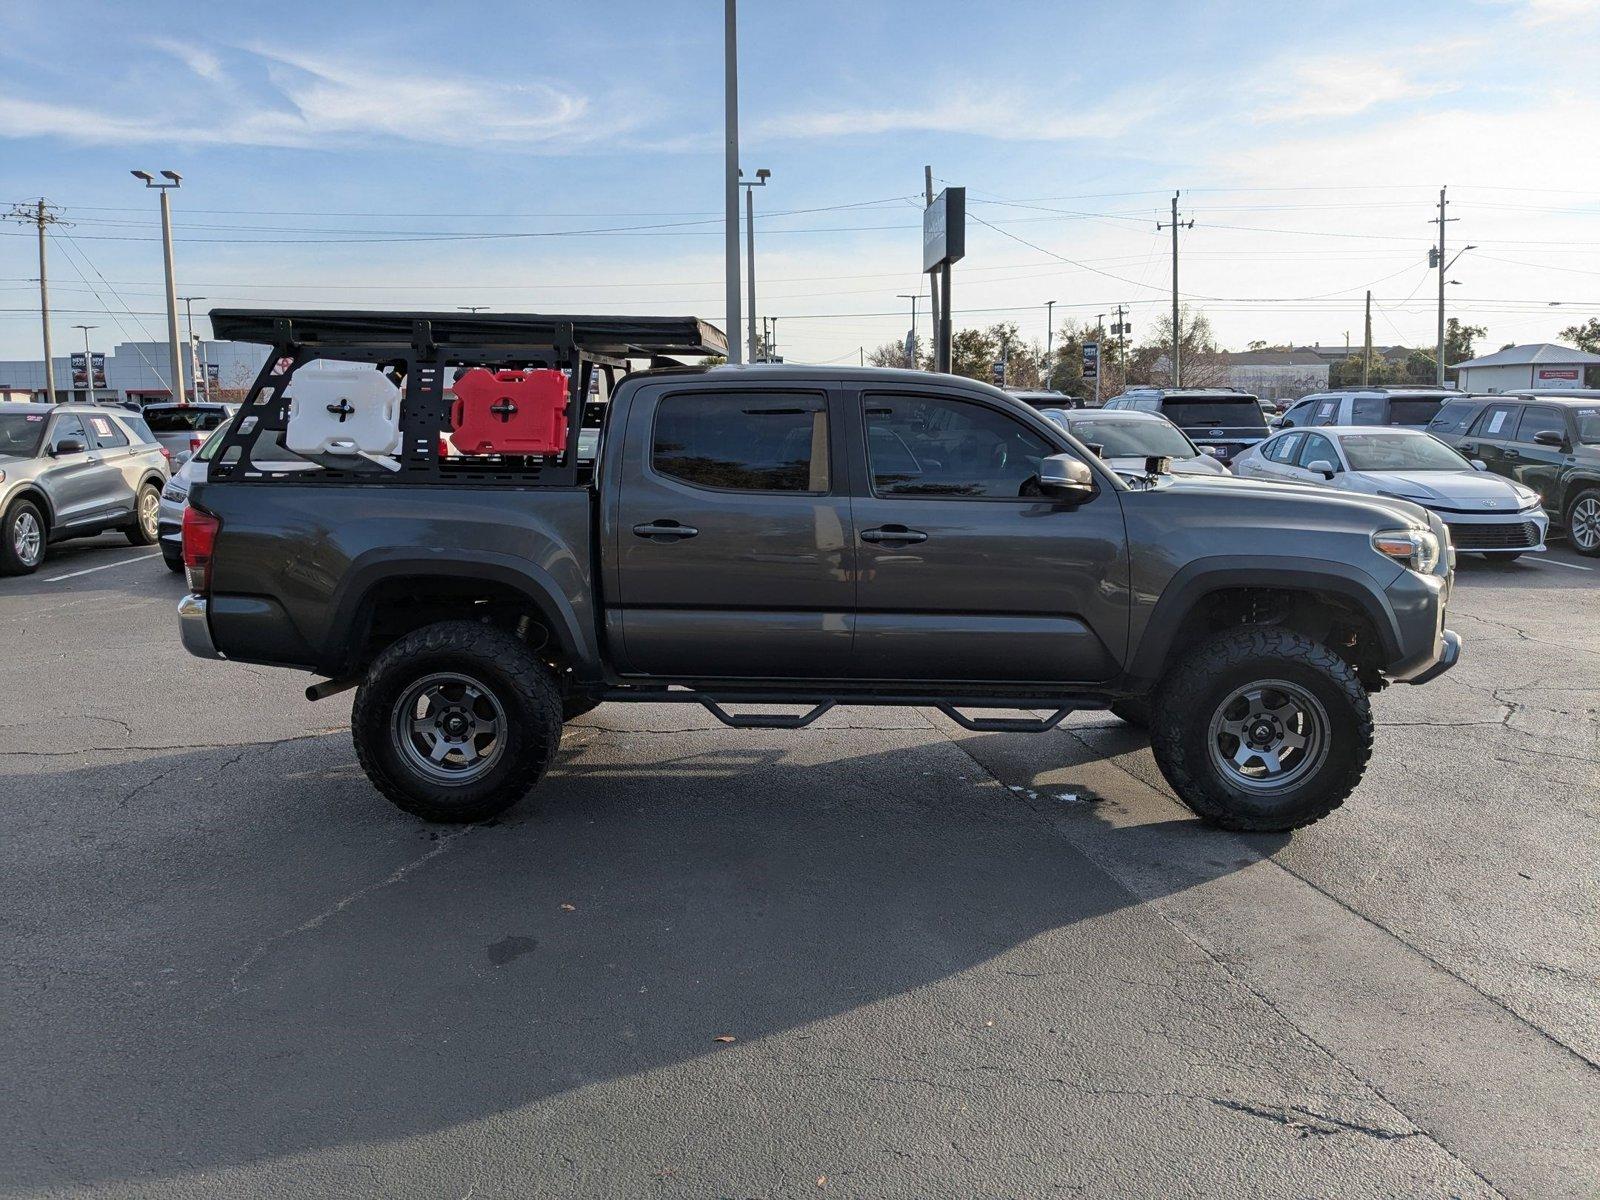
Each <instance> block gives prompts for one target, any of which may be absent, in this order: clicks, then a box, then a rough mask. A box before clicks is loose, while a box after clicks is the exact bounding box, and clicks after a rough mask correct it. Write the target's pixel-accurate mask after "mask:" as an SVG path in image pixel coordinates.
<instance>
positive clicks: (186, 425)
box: [144, 407, 227, 433]
mask: <svg viewBox="0 0 1600 1200" xmlns="http://www.w3.org/2000/svg"><path fill="white" fill-rule="evenodd" d="M226 417H227V414H226V413H224V412H223V411H222V409H220V408H192V407H188V408H147V409H145V410H144V419H145V424H147V425H149V426H150V428H151V429H152V430H153V431H154V432H156V433H191V432H194V431H196V430H198V431H201V432H204V431H205V430H207V429H215V428H216V427H217V426H219V425H221V424H222V422H223V421H224V419H226Z"/></svg>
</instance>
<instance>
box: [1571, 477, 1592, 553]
mask: <svg viewBox="0 0 1600 1200" xmlns="http://www.w3.org/2000/svg"><path fill="white" fill-rule="evenodd" d="M1567 541H1568V542H1570V543H1571V545H1572V548H1573V549H1574V550H1576V551H1577V552H1578V553H1579V554H1581V555H1583V556H1584V557H1585V558H1597V557H1600V489H1595V488H1590V489H1589V490H1588V491H1586V492H1580V493H1579V494H1578V497H1577V499H1575V500H1574V501H1573V502H1572V507H1571V508H1569V509H1567Z"/></svg>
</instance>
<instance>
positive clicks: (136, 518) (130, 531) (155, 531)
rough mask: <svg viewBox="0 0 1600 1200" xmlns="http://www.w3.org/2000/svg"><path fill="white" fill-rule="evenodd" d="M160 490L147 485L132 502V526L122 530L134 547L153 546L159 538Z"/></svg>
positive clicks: (154, 486)
mask: <svg viewBox="0 0 1600 1200" xmlns="http://www.w3.org/2000/svg"><path fill="white" fill-rule="evenodd" d="M160 518H161V489H160V488H158V487H157V486H156V485H155V484H153V483H147V484H145V485H144V486H143V487H141V488H140V489H139V494H138V495H137V496H136V497H134V501H133V524H132V525H129V526H128V527H127V528H126V529H124V530H123V531H122V532H123V536H125V537H126V538H127V539H128V541H130V542H132V543H133V544H134V545H135V546H154V545H155V544H156V538H157V537H159V536H160V533H161V526H160Z"/></svg>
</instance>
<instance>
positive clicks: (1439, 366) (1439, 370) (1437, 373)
mask: <svg viewBox="0 0 1600 1200" xmlns="http://www.w3.org/2000/svg"><path fill="white" fill-rule="evenodd" d="M1476 249H1477V247H1476V246H1463V247H1461V249H1459V250H1457V251H1456V252H1455V254H1454V255H1452V256H1451V258H1450V261H1449V262H1443V261H1441V262H1440V264H1439V346H1438V355H1439V361H1438V362H1437V363H1435V364H1434V381H1435V382H1436V383H1437V384H1438V385H1439V386H1440V387H1443V386H1444V367H1445V363H1444V327H1445V319H1444V288H1445V284H1447V283H1448V284H1451V285H1453V286H1455V287H1460V286H1461V281H1460V280H1459V279H1446V278H1445V275H1446V274H1447V273H1448V272H1449V270H1450V268H1451V267H1453V266H1455V265H1456V259H1458V258H1460V257H1461V256H1462V255H1463V254H1465V253H1466V252H1467V251H1468V250H1476Z"/></svg>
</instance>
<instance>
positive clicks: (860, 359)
mask: <svg viewBox="0 0 1600 1200" xmlns="http://www.w3.org/2000/svg"><path fill="white" fill-rule="evenodd" d="M856 362H857V363H858V364H860V365H861V366H863V367H864V366H866V365H867V348H866V347H865V346H857V347H856Z"/></svg>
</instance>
